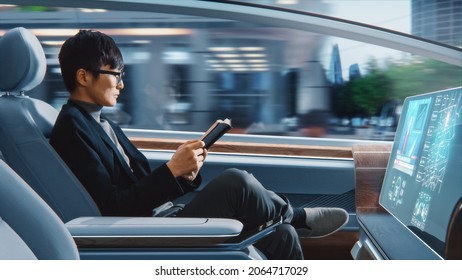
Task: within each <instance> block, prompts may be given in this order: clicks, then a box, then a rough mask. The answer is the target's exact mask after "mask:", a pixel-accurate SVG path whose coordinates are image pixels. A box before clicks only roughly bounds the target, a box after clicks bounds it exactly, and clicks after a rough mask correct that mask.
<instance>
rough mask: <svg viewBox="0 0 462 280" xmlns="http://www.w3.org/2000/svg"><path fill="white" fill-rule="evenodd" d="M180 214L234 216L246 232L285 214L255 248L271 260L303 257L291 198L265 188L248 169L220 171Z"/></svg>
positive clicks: (215, 216)
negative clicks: (278, 223) (294, 223)
mask: <svg viewBox="0 0 462 280" xmlns="http://www.w3.org/2000/svg"><path fill="white" fill-rule="evenodd" d="M177 216H179V217H210V218H233V219H237V220H239V221H241V222H242V223H243V225H244V229H243V231H247V230H249V229H252V228H255V227H257V226H259V225H262V224H264V223H266V222H267V221H269V220H272V219H274V218H276V217H278V216H282V217H283V220H284V223H283V224H282V225H281V226H279V227H277V228H276V230H275V231H274V232H273V233H271V234H269V235H267V236H266V237H264V238H263V239H261V240H260V241H258V242H257V243H256V244H255V247H257V248H258V249H259V250H260V251H262V252H263V253H264V254H265V256H266V257H267V258H268V259H275V260H282V259H303V253H302V249H301V246H300V241H299V238H298V234H297V232H296V231H295V229H294V227H293V226H291V225H290V222H291V220H292V217H293V209H292V207H291V205H290V203H289V201H288V200H287V199H285V198H283V197H281V196H279V195H277V194H276V193H274V192H272V191H269V190H267V189H265V188H264V187H263V185H262V184H261V183H260V182H259V181H258V180H257V179H256V178H255V177H254V176H253V175H252V174H250V173H248V172H246V171H243V170H239V169H228V170H226V171H225V172H223V173H221V174H219V175H218V176H217V177H215V178H214V179H213V180H212V181H210V182H209V183H208V184H207V185H206V186H205V187H204V189H203V190H202V191H200V192H199V194H198V195H197V196H196V197H195V198H194V199H193V200H192V201H191V202H189V203H188V204H186V205H185V207H184V209H183V210H182V211H180V212H179V213H178V215H177Z"/></svg>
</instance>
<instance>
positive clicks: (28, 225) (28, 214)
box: [0, 160, 79, 260]
mask: <svg viewBox="0 0 462 280" xmlns="http://www.w3.org/2000/svg"><path fill="white" fill-rule="evenodd" d="M0 178H1V180H0V217H1V219H0V258H3V259H34V258H35V257H36V258H38V259H51V260H57V259H79V254H78V250H77V247H76V245H75V243H74V240H73V239H72V236H71V235H70V233H69V231H68V230H67V228H66V227H65V226H64V224H63V222H62V221H61V219H60V218H59V217H58V216H57V215H56V213H55V212H53V210H52V209H51V208H50V207H49V206H48V204H47V203H46V202H45V201H43V199H41V197H40V196H38V195H37V194H36V193H35V192H34V190H33V189H32V188H31V187H30V186H29V185H28V184H27V183H26V182H25V181H24V180H23V179H22V178H21V177H19V176H18V175H17V174H16V173H15V172H14V171H13V170H12V169H11V168H10V167H9V166H8V165H7V164H6V163H5V162H4V161H3V160H0Z"/></svg>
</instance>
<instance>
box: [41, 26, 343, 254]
mask: <svg viewBox="0 0 462 280" xmlns="http://www.w3.org/2000/svg"><path fill="white" fill-rule="evenodd" d="M59 62H60V65H61V73H62V76H63V80H64V84H65V86H66V89H67V90H68V91H69V92H70V98H69V100H68V102H67V104H65V105H64V106H63V108H62V110H61V112H60V114H59V116H58V119H57V121H56V124H55V126H54V128H53V131H52V135H51V138H50V143H51V145H52V146H53V147H54V148H55V149H56V151H57V152H58V153H59V155H60V156H61V157H62V158H63V159H64V161H65V162H66V163H67V164H68V166H69V167H70V169H71V170H72V171H73V172H74V173H75V175H76V176H77V178H79V180H80V181H81V182H82V184H83V185H84V186H85V188H86V189H87V190H88V192H89V193H90V195H91V196H92V197H93V199H94V200H95V202H96V204H97V205H98V207H99V208H100V210H101V212H102V214H103V215H113V216H116V215H118V216H149V215H151V214H152V209H153V208H155V207H158V206H160V205H162V204H163V203H165V202H168V201H171V200H175V199H176V198H179V197H181V196H183V195H184V194H186V193H188V192H191V191H193V190H195V189H196V188H197V187H198V186H199V185H200V183H201V176H200V174H199V170H200V169H201V167H202V165H203V162H204V160H205V158H206V157H207V150H206V149H205V148H204V143H203V142H202V141H200V140H192V141H186V142H185V143H184V144H183V145H181V146H180V147H179V148H178V149H177V150H176V152H175V153H174V155H173V156H172V158H171V159H170V160H169V161H168V162H167V163H165V164H163V165H162V166H160V167H158V168H156V169H154V170H150V167H149V164H148V161H147V159H146V158H145V156H144V155H143V154H142V153H141V152H139V151H138V150H137V148H136V147H135V146H134V145H133V144H132V143H131V142H130V141H129V139H128V138H127V137H126V136H125V135H124V133H123V132H122V130H121V129H120V127H118V126H117V125H116V124H114V123H112V122H111V121H109V120H107V119H105V118H104V116H102V115H101V109H102V107H103V106H115V105H116V103H117V98H118V97H119V94H120V90H122V89H123V87H124V84H123V80H122V76H123V68H124V63H123V59H122V54H121V52H120V50H119V48H118V47H117V46H116V44H115V43H114V41H113V40H112V38H110V37H109V36H107V35H105V34H103V33H100V32H97V31H90V30H81V31H80V32H79V33H78V34H76V35H75V36H73V37H71V38H69V39H68V40H66V42H65V43H64V44H63V46H62V48H61V51H60V54H59ZM177 216H181V217H221V218H234V219H238V220H240V221H241V222H242V223H243V225H244V229H243V231H246V230H249V229H251V228H253V227H256V226H258V225H261V224H264V223H265V222H267V221H269V220H271V219H273V218H275V217H278V216H282V217H283V219H284V224H283V225H281V226H279V227H277V229H276V231H275V232H274V233H272V234H270V235H269V236H267V237H265V238H264V239H262V240H261V241H259V242H257V243H256V244H255V246H256V247H257V248H259V249H260V250H261V251H262V252H263V253H264V254H265V255H266V256H267V257H268V258H269V259H302V258H303V254H302V250H301V247H300V243H299V239H298V235H297V232H296V231H295V228H303V229H305V230H306V231H308V233H309V235H310V236H311V237H321V236H325V235H328V234H331V233H333V232H335V231H337V230H338V229H340V228H341V227H342V226H343V225H344V224H345V223H346V222H347V221H348V214H347V213H346V211H344V210H343V209H338V208H307V209H302V208H300V209H298V208H295V209H294V208H292V207H291V205H290V203H289V201H288V200H287V199H286V198H284V197H281V196H278V195H277V194H275V193H274V192H271V191H268V190H266V189H265V188H264V187H263V186H262V185H261V184H260V182H258V181H257V180H256V179H255V178H254V177H253V176H252V175H251V174H249V173H247V172H245V171H241V170H237V169H230V170H227V171H225V172H223V173H222V174H219V175H218V176H217V177H215V178H214V179H212V180H211V181H210V183H208V184H207V185H206V186H205V187H204V189H203V190H201V191H200V192H199V194H198V195H197V196H196V197H195V198H194V199H193V200H192V201H191V202H189V203H187V204H186V205H185V207H184V209H182V210H181V211H180V212H179V213H178V214H177Z"/></svg>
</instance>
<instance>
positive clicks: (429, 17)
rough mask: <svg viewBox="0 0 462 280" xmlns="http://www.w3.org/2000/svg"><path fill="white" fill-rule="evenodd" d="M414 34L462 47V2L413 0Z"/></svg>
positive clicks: (455, 0) (451, 0) (457, 0)
mask: <svg viewBox="0 0 462 280" xmlns="http://www.w3.org/2000/svg"><path fill="white" fill-rule="evenodd" d="M411 10H412V31H411V32H412V34H413V35H416V36H420V37H423V38H427V39H430V40H435V41H438V42H441V43H445V44H449V45H456V46H462V0H412V8H411Z"/></svg>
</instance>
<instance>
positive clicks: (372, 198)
mask: <svg viewBox="0 0 462 280" xmlns="http://www.w3.org/2000/svg"><path fill="white" fill-rule="evenodd" d="M391 148H392V144H391V143H390V144H383V145H355V146H353V150H352V152H353V159H354V163H355V180H356V213H357V214H361V213H365V212H370V211H371V210H379V209H381V207H380V205H379V195H380V190H381V188H382V182H383V178H384V177H385V171H386V169H387V165H388V159H389V157H390V152H391Z"/></svg>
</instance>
